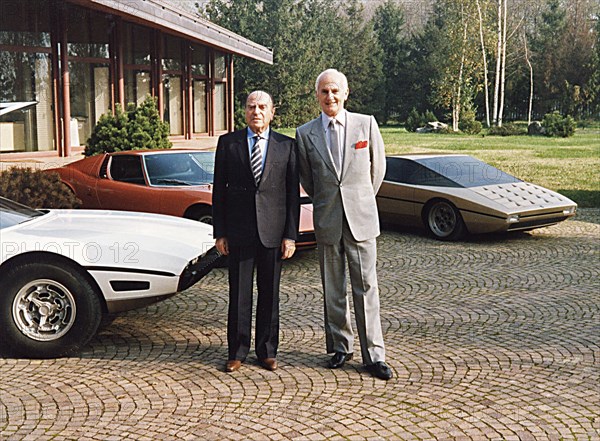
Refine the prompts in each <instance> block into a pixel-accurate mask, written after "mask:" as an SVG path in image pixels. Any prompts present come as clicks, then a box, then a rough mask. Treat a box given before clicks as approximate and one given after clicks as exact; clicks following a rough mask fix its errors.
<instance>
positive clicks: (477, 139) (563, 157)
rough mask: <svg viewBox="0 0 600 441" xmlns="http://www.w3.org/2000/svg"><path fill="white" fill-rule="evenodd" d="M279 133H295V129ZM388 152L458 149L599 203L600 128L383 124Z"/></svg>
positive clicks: (585, 203)
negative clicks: (512, 129) (548, 132)
mask: <svg viewBox="0 0 600 441" xmlns="http://www.w3.org/2000/svg"><path fill="white" fill-rule="evenodd" d="M282 132H284V133H286V134H287V135H289V136H294V129H285V130H282ZM381 134H382V136H383V140H384V142H385V150H386V153H387V154H388V155H391V154H408V153H463V154H467V155H471V156H474V157H476V158H478V159H480V160H482V161H485V162H487V163H489V164H492V165H494V166H495V167H497V168H499V169H501V170H503V171H505V172H507V173H510V174H511V175H513V176H516V177H518V178H520V179H523V180H525V181H529V182H532V183H534V184H538V185H541V186H543V187H546V188H549V189H551V190H554V191H557V192H559V193H561V194H563V195H565V196H567V197H568V198H570V199H572V200H574V201H575V202H577V204H578V205H579V206H580V207H600V130H599V129H597V128H593V129H577V131H576V132H575V135H574V136H572V137H570V138H547V137H544V136H505V137H503V136H487V135H486V136H483V135H481V134H480V135H462V134H461V135H439V134H424V133H410V132H407V131H406V130H404V129H403V128H399V127H382V128H381Z"/></svg>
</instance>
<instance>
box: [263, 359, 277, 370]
mask: <svg viewBox="0 0 600 441" xmlns="http://www.w3.org/2000/svg"><path fill="white" fill-rule="evenodd" d="M259 361H260V365H261V366H262V367H264V368H265V369H266V370H268V371H274V370H275V369H277V359H276V358H263V359H262V360H259Z"/></svg>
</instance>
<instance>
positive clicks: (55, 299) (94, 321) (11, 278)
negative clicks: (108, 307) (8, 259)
mask: <svg viewBox="0 0 600 441" xmlns="http://www.w3.org/2000/svg"><path fill="white" fill-rule="evenodd" d="M5 281H6V282H5V285H4V287H3V288H2V292H1V293H0V335H2V338H0V348H2V349H6V350H8V351H9V352H10V353H11V354H15V355H17V356H22V357H27V358H54V357H61V356H65V355H70V354H73V353H76V352H78V351H80V350H81V348H82V347H83V346H84V345H85V344H86V343H87V342H88V341H89V340H90V339H91V338H92V336H93V335H94V334H95V333H96V330H97V329H98V325H99V324H100V319H101V317H102V307H101V304H100V299H99V298H98V295H97V294H96V291H95V290H94V288H93V287H92V286H91V284H90V283H89V282H88V281H87V280H86V278H85V277H83V275H82V274H80V272H79V271H77V270H76V269H75V268H73V267H70V266H66V267H65V266H62V265H59V264H55V263H26V264H19V265H16V266H15V267H14V268H12V269H11V270H10V271H8V273H7V274H6V277H5Z"/></svg>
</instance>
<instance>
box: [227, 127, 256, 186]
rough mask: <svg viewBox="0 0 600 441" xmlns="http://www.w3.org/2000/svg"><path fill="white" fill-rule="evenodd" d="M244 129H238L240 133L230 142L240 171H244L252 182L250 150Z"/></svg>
mask: <svg viewBox="0 0 600 441" xmlns="http://www.w3.org/2000/svg"><path fill="white" fill-rule="evenodd" d="M246 133H247V132H246V130H245V129H244V130H240V134H239V136H238V137H237V139H236V140H235V142H234V143H233V144H232V147H233V152H234V154H235V155H237V158H238V161H239V164H240V172H241V173H246V174H247V175H248V177H249V178H250V179H252V182H254V175H253V174H252V167H251V166H250V150H249V147H248V138H247V137H246Z"/></svg>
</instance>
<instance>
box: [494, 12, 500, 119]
mask: <svg viewBox="0 0 600 441" xmlns="http://www.w3.org/2000/svg"><path fill="white" fill-rule="evenodd" d="M497 37H498V45H497V46H496V77H495V78H494V111H493V116H492V118H493V121H494V124H496V123H497V122H498V95H499V89H500V64H501V63H502V0H498V36H497Z"/></svg>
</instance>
